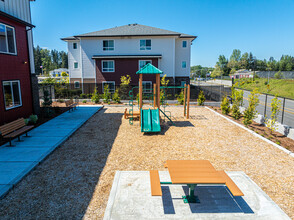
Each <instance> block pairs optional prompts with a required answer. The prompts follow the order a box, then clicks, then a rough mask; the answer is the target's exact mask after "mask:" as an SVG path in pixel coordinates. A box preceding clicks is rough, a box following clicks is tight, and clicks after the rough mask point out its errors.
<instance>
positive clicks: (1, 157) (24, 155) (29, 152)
mask: <svg viewBox="0 0 294 220" xmlns="http://www.w3.org/2000/svg"><path fill="white" fill-rule="evenodd" d="M48 152H50V149H48V148H17V147H4V148H0V162H5V161H10V162H12V161H13V162H29V161H32V162H40V161H42V160H43V159H44V157H45V156H46V155H47V154H48Z"/></svg>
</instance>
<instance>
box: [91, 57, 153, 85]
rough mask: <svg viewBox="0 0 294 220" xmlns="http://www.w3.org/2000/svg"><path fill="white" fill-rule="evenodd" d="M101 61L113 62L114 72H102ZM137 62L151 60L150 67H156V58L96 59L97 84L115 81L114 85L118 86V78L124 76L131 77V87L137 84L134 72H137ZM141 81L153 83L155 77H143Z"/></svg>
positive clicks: (137, 79)
mask: <svg viewBox="0 0 294 220" xmlns="http://www.w3.org/2000/svg"><path fill="white" fill-rule="evenodd" d="M102 60H114V66H115V68H114V71H115V72H102V67H101V65H102ZM139 60H152V65H154V66H156V67H158V58H152V59H147V58H140V59H138V58H135V59H132V58H125V59H124V58H123V59H96V74H97V75H96V79H97V83H102V82H103V81H115V85H120V83H121V81H120V77H121V76H125V75H130V76H131V79H132V81H131V85H136V86H137V85H138V84H139V75H137V74H136V72H137V71H138V70H139ZM143 81H152V82H153V83H155V81H156V80H155V75H147V74H146V75H143Z"/></svg>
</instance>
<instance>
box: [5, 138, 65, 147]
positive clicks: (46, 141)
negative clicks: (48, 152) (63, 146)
mask: <svg viewBox="0 0 294 220" xmlns="http://www.w3.org/2000/svg"><path fill="white" fill-rule="evenodd" d="M63 140H64V137H22V138H21V141H20V142H19V141H18V140H17V139H15V140H13V141H12V145H13V146H15V147H30V148H33V147H40V148H44V147H45V148H48V147H53V146H55V145H57V144H59V143H61V142H62V141H63ZM4 146H7V147H8V146H9V143H6V144H5V145H4Z"/></svg>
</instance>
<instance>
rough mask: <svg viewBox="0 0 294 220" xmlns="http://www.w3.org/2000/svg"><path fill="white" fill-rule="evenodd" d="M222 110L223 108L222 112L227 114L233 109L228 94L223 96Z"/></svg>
mask: <svg viewBox="0 0 294 220" xmlns="http://www.w3.org/2000/svg"><path fill="white" fill-rule="evenodd" d="M221 110H222V113H223V114H226V115H228V114H229V113H230V111H231V108H230V102H229V100H228V98H227V97H226V96H224V97H223V100H222V103H221Z"/></svg>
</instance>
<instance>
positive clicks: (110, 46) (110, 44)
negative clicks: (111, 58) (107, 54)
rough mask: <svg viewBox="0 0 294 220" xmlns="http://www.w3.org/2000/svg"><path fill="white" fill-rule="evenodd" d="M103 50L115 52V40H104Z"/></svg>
mask: <svg viewBox="0 0 294 220" xmlns="http://www.w3.org/2000/svg"><path fill="white" fill-rule="evenodd" d="M103 50H114V40H104V41H103Z"/></svg>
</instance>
